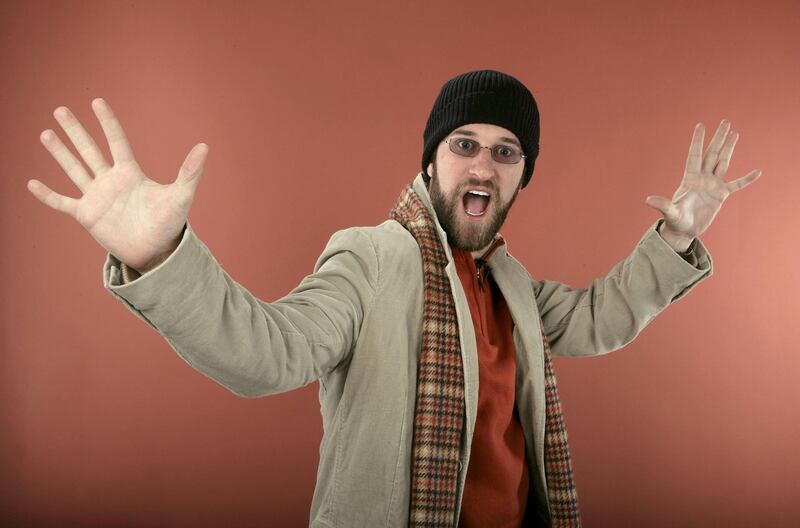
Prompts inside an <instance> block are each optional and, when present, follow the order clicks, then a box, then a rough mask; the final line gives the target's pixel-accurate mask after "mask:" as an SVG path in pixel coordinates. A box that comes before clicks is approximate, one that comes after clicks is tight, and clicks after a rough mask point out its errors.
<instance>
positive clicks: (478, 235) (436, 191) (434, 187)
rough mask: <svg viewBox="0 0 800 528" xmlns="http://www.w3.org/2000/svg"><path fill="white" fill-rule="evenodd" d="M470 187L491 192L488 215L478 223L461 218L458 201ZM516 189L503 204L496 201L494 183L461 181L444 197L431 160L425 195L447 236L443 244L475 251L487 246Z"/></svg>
mask: <svg viewBox="0 0 800 528" xmlns="http://www.w3.org/2000/svg"><path fill="white" fill-rule="evenodd" d="M470 185H476V186H477V185H480V186H483V187H488V188H489V189H490V190H491V194H492V203H491V204H489V205H490V207H491V213H490V214H489V216H488V217H486V218H483V219H481V221H480V222H471V221H468V220H465V219H464V218H462V217H461V210H463V208H464V205H463V202H462V197H463V194H464V189H465V188H467V187H469V186H470ZM519 190H520V186H517V189H516V190H515V191H514V195H513V196H511V199H509V200H508V201H507V202H504V201H503V200H502V198H500V191H499V190H498V189H497V187H496V186H495V185H494V183H491V182H487V183H482V182H479V181H464V182H462V183H461V184H460V185H459V186H458V187H456V188H455V189H454V190H453V192H452V193H451V194H450V196H446V195H445V194H444V193H443V192H442V189H441V187H439V175H438V173H437V171H436V160H434V161H433V176H432V177H431V181H430V187H429V189H428V194H430V197H431V203H432V204H433V210H434V211H435V212H436V217H437V218H438V219H439V224H441V226H442V229H444V232H445V233H446V234H447V241H448V242H449V243H450V246H451V247H456V248H458V249H463V250H465V251H478V250H480V249H483V248H485V247H486V246H487V245H489V243H490V242H491V241H492V239H494V237H495V235H496V234H497V232H498V231H499V230H500V228H501V227H502V226H503V223H504V222H505V220H506V216H507V215H508V211H509V210H510V209H511V206H512V205H513V204H514V200H516V199H517V194H519Z"/></svg>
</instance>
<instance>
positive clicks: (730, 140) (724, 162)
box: [714, 131, 739, 178]
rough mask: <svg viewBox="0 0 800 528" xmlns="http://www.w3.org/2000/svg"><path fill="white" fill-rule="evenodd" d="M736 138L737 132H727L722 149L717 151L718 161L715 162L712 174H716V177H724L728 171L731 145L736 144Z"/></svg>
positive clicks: (731, 152) (737, 137)
mask: <svg viewBox="0 0 800 528" xmlns="http://www.w3.org/2000/svg"><path fill="white" fill-rule="evenodd" d="M738 139H739V133H738V132H734V131H731V132H730V133H729V134H728V137H727V139H726V140H725V144H724V145H723V146H722V151H721V152H720V153H719V161H718V162H717V166H716V167H714V176H717V177H718V178H724V177H725V173H726V172H728V164H729V163H730V161H731V156H732V155H733V147H735V146H736V141H737V140H738Z"/></svg>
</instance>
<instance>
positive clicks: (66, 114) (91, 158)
mask: <svg viewBox="0 0 800 528" xmlns="http://www.w3.org/2000/svg"><path fill="white" fill-rule="evenodd" d="M53 116H54V117H55V118H56V121H58V124H59V125H61V128H63V129H64V132H66V133H67V136H69V139H70V141H72V144H73V145H75V149H76V150H77V151H78V153H79V154H80V155H81V158H83V160H84V161H85V162H86V165H88V166H89V168H90V169H91V170H92V172H93V173H94V174H98V173H99V172H101V171H103V170H106V169H108V163H106V160H105V158H104V157H103V153H102V152H101V151H100V149H99V148H97V144H96V143H95V142H94V140H93V139H92V137H91V136H90V135H89V133H88V132H86V129H85V128H83V125H81V122H80V121H78V119H77V118H76V117H75V116H74V115H73V114H72V112H70V110H69V108H67V107H66V106H59V107H58V108H56V109H55V111H53Z"/></svg>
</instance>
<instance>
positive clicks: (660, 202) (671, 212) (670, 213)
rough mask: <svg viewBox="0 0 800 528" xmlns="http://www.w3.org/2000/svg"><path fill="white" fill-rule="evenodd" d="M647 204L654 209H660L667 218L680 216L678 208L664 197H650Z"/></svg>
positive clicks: (646, 201)
mask: <svg viewBox="0 0 800 528" xmlns="http://www.w3.org/2000/svg"><path fill="white" fill-rule="evenodd" d="M645 203H646V204H647V205H649V206H650V207H652V208H654V209H658V210H659V211H661V213H662V214H663V215H664V217H665V218H673V217H676V216H677V215H678V208H677V207H676V206H675V204H673V203H672V202H671V201H669V200H667V199H666V198H664V197H663V196H648V197H647V199H646V200H645Z"/></svg>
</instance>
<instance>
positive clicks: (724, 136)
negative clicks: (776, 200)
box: [645, 119, 761, 251]
mask: <svg viewBox="0 0 800 528" xmlns="http://www.w3.org/2000/svg"><path fill="white" fill-rule="evenodd" d="M704 134H705V128H704V127H703V124H702V123H698V124H697V126H695V129H694V135H693V136H692V143H691V146H690V147H689V157H688V159H687V160H686V171H685V172H684V174H683V181H681V184H680V186H679V187H678V190H677V191H675V194H674V195H673V196H672V200H667V199H666V198H664V197H663V196H648V197H647V199H646V200H645V203H647V205H649V206H650V207H653V208H655V209H658V210H659V211H661V213H663V215H664V223H663V224H662V225H661V229H660V230H659V233H661V235H662V237H664V239H665V240H666V241H667V242H668V243H669V244H670V245H671V246H672V247H673V248H674V249H675V250H676V251H685V250H686V248H687V247H688V246H689V244H690V243H691V241H692V239H694V238H695V237H698V236H700V234H701V233H703V232H704V231H705V230H706V229H708V226H710V225H711V221H712V220H713V219H714V217H715V216H716V215H717V213H718V212H719V210H720V208H721V207H722V202H724V201H725V199H726V198H728V196H729V195H730V194H731V193H733V192H736V191H738V190H740V189H744V188H745V187H747V186H748V185H750V184H751V183H753V182H754V181H755V180H757V179H758V177H759V176H761V170H759V169H754V170H752V171H750V172H749V173H747V174H746V175H745V176H742V177H741V178H739V179H737V180H734V181H731V182H726V181H725V173H726V172H728V164H729V163H730V160H731V155H732V154H733V147H734V146H735V145H736V141H737V140H738V139H739V134H738V133H736V132H734V131H732V130H730V122H728V121H727V120H724V119H723V120H722V122H721V123H720V125H719V128H717V132H716V133H715V134H714V137H713V138H712V140H711V143H709V145H708V148H707V149H706V151H705V153H704V152H703V136H704Z"/></svg>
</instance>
